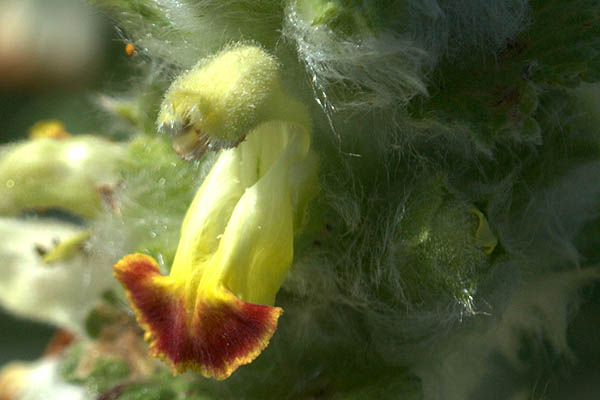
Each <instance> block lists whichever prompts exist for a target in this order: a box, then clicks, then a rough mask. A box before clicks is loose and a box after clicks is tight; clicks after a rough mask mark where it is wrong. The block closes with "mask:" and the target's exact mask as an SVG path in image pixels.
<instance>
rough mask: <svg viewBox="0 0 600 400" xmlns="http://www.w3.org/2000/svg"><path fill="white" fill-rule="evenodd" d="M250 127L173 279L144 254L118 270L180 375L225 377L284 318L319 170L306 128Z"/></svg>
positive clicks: (283, 123) (209, 194)
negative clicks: (299, 235) (287, 285)
mask: <svg viewBox="0 0 600 400" xmlns="http://www.w3.org/2000/svg"><path fill="white" fill-rule="evenodd" d="M234 51H235V50H234ZM261 51H262V50H261ZM250 53H252V52H250ZM217 61H218V60H217ZM288 104H291V107H292V108H295V109H296V110H299V109H300V108H299V107H298V103H297V102H290V103H288ZM280 107H281V105H280ZM251 125H253V127H252V128H251V129H250V130H249V132H247V133H245V134H244V137H245V139H244V140H243V141H242V142H241V143H240V144H239V145H238V146H237V147H234V148H230V149H224V150H221V153H220V155H219V157H218V159H217V161H216V163H215V165H214V166H213V168H212V169H211V171H210V173H209V174H208V176H207V177H206V179H205V180H204V182H203V184H202V185H201V186H200V188H199V189H198V192H197V194H196V196H195V198H194V200H193V202H192V204H191V206H190V208H189V210H188V212H187V214H186V216H185V218H184V221H183V223H182V228H181V237H180V240H179V245H178V248H177V252H176V254H175V258H174V261H173V265H172V267H171V271H170V274H169V275H168V276H164V275H162V274H161V273H160V271H159V266H158V264H157V263H156V261H155V260H154V259H153V258H152V257H149V256H147V255H143V254H132V255H128V256H126V257H124V258H123V259H122V260H120V261H119V262H118V263H117V264H116V265H115V267H114V270H115V276H116V277H117V279H119V280H120V281H121V283H122V284H123V286H124V287H125V289H126V291H127V295H128V297H129V300H130V302H131V304H132V307H133V308H134V310H135V312H136V316H137V320H138V322H139V324H140V325H141V326H142V328H143V329H144V330H145V332H146V336H145V338H146V340H148V341H149V343H150V351H151V354H152V355H153V356H155V357H159V358H161V359H163V360H164V361H165V362H166V363H167V364H169V365H170V367H171V369H172V370H173V372H174V373H179V372H183V371H186V370H188V369H190V370H194V371H198V372H200V373H202V374H203V375H205V376H207V377H214V378H215V379H219V380H220V379H225V378H227V377H228V376H229V375H231V374H232V373H233V372H234V371H235V370H236V369H237V368H238V367H239V366H240V365H243V364H247V363H250V362H251V361H252V360H254V359H255V358H256V357H257V356H258V355H259V354H260V352H261V351H262V350H263V349H264V348H265V347H266V346H267V345H268V343H269V340H270V339H271V337H272V336H273V334H274V332H275V329H276V328H277V321H278V318H279V316H280V315H281V313H282V309H281V308H279V307H275V306H274V303H275V296H276V294H277V292H278V290H279V288H280V287H281V285H282V283H283V281H284V279H285V276H286V274H287V271H288V270H289V268H290V267H291V264H292V260H293V252H294V251H293V249H294V234H295V233H296V232H297V231H298V230H299V229H300V228H301V227H302V224H303V221H304V214H305V209H306V205H307V203H308V201H309V200H310V199H311V197H312V196H314V194H315V191H316V188H317V164H318V163H317V157H316V156H315V154H314V152H313V151H312V150H311V149H310V126H308V125H307V124H303V123H298V121H297V120H293V119H292V120H291V121H290V120H289V119H288V120H285V119H283V118H282V119H272V120H266V121H265V120H260V119H259V120H253V124H251Z"/></svg>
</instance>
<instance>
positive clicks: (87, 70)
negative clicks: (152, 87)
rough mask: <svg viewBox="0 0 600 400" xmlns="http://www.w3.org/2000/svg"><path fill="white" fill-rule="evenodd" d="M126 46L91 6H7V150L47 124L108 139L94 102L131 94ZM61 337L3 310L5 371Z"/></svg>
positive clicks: (0, 18)
mask: <svg viewBox="0 0 600 400" xmlns="http://www.w3.org/2000/svg"><path fill="white" fill-rule="evenodd" d="M67 23H69V25H71V26H70V27H69V29H65V25H66V24H67ZM65 31H66V32H65ZM123 43H124V42H123V38H122V36H121V34H120V33H119V32H117V31H116V30H115V29H114V27H113V26H112V24H111V23H110V21H109V20H108V19H107V18H105V17H104V16H103V15H101V14H100V13H99V12H97V11H96V10H94V9H92V8H91V7H87V6H85V5H84V2H83V1H78V0H53V1H47V0H3V1H1V2H0V126H1V127H2V129H0V142H1V143H7V142H10V141H14V140H20V139H25V138H26V137H27V131H28V130H29V128H30V127H31V126H32V125H33V124H35V123H36V122H37V121H40V120H44V119H58V120H60V121H62V122H64V123H65V125H66V128H67V130H68V131H69V132H70V133H73V134H79V133H101V132H102V131H103V126H105V125H106V124H105V121H106V118H105V117H104V116H103V115H102V112H101V111H100V110H99V108H98V107H97V106H96V105H95V104H94V95H95V94H96V93H98V92H99V91H100V90H102V91H103V92H108V93H110V92H111V91H112V90H114V88H117V87H121V88H123V87H125V88H126V87H127V80H128V79H130V78H129V77H130V76H131V64H132V62H131V59H130V58H128V57H127V55H126V54H125V51H124V44H123ZM56 59H59V60H58V61H57V60H56ZM0 279H2V278H1V277H0ZM54 332H55V329H54V328H53V327H50V326H47V325H44V324H40V323H36V322H33V321H28V320H24V319H20V318H18V317H15V316H13V315H10V314H7V313H6V312H5V311H4V310H2V309H1V308H0V366H1V365H3V364H5V363H7V362H9V361H11V360H33V359H36V358H38V357H39V356H40V355H41V354H42V353H43V351H44V348H45V347H46V345H47V343H48V341H49V340H50V338H51V337H52V335H53V334H54Z"/></svg>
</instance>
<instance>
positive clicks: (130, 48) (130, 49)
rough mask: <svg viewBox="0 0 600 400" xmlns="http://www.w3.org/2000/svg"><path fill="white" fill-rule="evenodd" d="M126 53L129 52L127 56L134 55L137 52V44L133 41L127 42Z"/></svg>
mask: <svg viewBox="0 0 600 400" xmlns="http://www.w3.org/2000/svg"><path fill="white" fill-rule="evenodd" d="M125 54H127V57H133V55H134V54H135V46H134V45H133V43H127V44H126V45H125Z"/></svg>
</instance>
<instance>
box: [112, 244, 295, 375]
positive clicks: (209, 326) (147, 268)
mask: <svg viewBox="0 0 600 400" xmlns="http://www.w3.org/2000/svg"><path fill="white" fill-rule="evenodd" d="M115 276H116V277H117V279H119V280H120V281H121V283H122V284H123V286H124V287H125V289H126V290H127V296H128V298H129V300H130V301H131V303H132V305H133V308H134V310H135V312H136V315H137V319H138V322H139V324H140V325H141V326H142V328H144V330H145V331H146V339H147V340H148V341H149V342H150V353H151V355H152V356H154V357H158V358H161V359H163V360H164V361H165V362H167V363H168V364H169V365H170V366H171V369H172V370H173V373H180V372H184V371H186V370H187V369H190V370H193V371H197V372H200V373H202V374H203V375H204V376H207V377H214V378H215V379H218V380H222V379H225V378H227V377H229V376H230V375H231V374H232V373H233V372H234V371H235V370H236V369H237V368H238V367H239V366H240V365H244V364H248V363H250V362H252V361H253V360H254V359H255V358H256V357H257V356H258V355H259V354H260V352H261V351H262V350H263V349H264V348H265V347H267V345H268V344H269V340H270V339H271V336H273V333H275V330H276V328H277V320H278V319H279V316H280V315H281V313H282V311H283V310H282V309H281V308H279V307H271V306H265V305H258V304H250V303H246V302H243V301H241V300H239V299H238V298H236V297H235V296H234V295H233V294H230V299H231V300H225V301H224V300H219V299H216V298H207V299H203V301H200V302H198V304H199V305H198V306H197V307H196V309H195V310H194V315H192V314H190V313H189V312H187V311H186V308H185V305H184V304H185V302H184V297H183V296H184V293H183V292H181V291H178V290H169V289H167V288H166V286H165V285H162V284H161V281H162V280H163V279H165V280H167V279H168V277H164V276H162V275H161V274H160V272H159V268H158V264H156V261H155V260H154V259H152V258H151V257H148V256H145V255H142V254H134V255H130V256H126V257H125V258H123V259H122V260H121V261H119V262H118V263H117V264H116V265H115Z"/></svg>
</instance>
